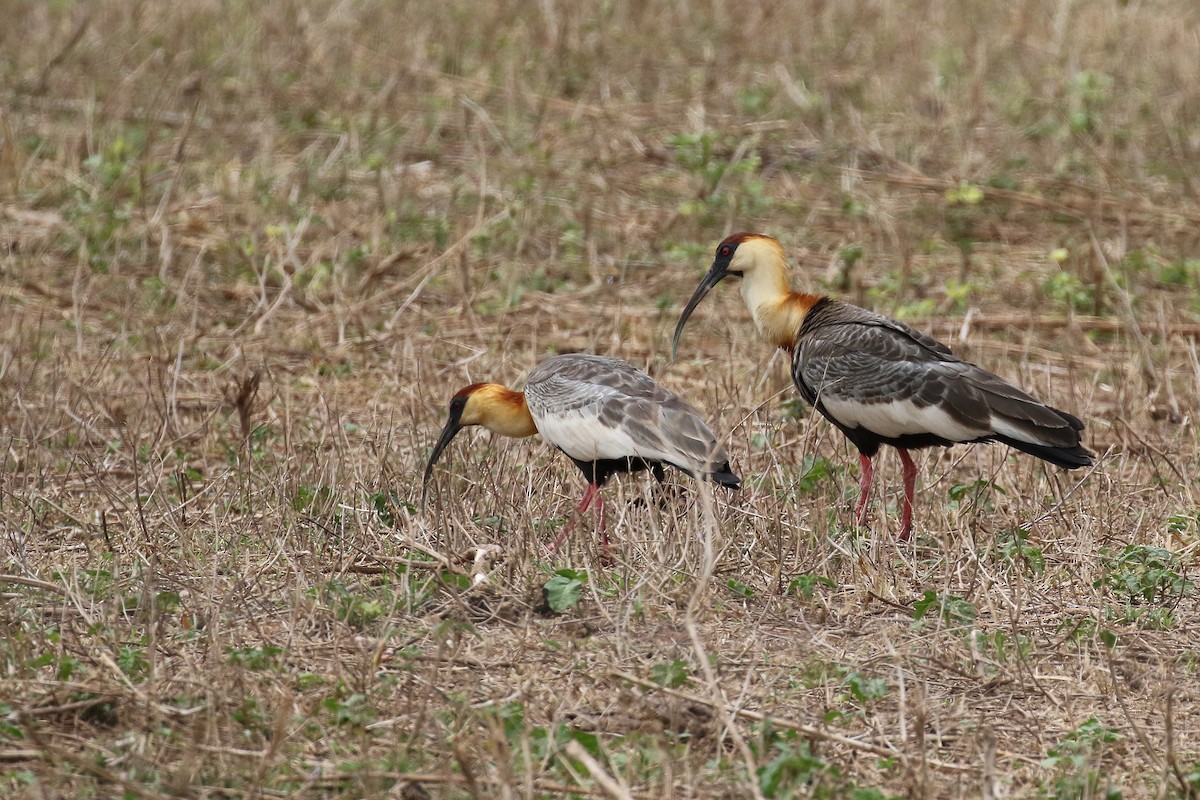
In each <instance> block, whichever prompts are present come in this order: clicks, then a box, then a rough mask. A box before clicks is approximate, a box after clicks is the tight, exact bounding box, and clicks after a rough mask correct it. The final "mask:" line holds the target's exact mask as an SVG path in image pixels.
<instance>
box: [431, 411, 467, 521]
mask: <svg viewBox="0 0 1200 800" xmlns="http://www.w3.org/2000/svg"><path fill="white" fill-rule="evenodd" d="M462 429H463V426H462V425H460V424H459V423H458V418H457V417H453V416H452V417H451V418H450V421H449V422H447V423H446V427H444V428H442V435H441V436H439V437H438V440H437V444H435V445H434V446H433V453H432V454H431V455H430V456H429V463H428V464H426V465H425V479H424V480H423V481H422V482H421V513H425V496H426V495H427V494H429V479H430V478H431V477H433V465H434V464H436V463H437V460H438V459H439V458H440V457H441V455H442V451H443V450H445V449H446V447H447V446H448V445H449V444H450V442H451V440H452V439H454V437H455V436H457V435H458V432H459V431H461V430H462Z"/></svg>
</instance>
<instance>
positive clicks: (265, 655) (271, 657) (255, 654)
mask: <svg viewBox="0 0 1200 800" xmlns="http://www.w3.org/2000/svg"><path fill="white" fill-rule="evenodd" d="M225 652H226V653H227V654H228V655H229V663H230V664H238V665H240V666H243V667H245V668H246V669H248V670H250V671H251V672H265V671H267V670H271V669H275V668H276V661H275V660H276V656H278V655H280V654H281V653H283V648H282V647H276V646H274V645H270V644H267V645H263V646H262V647H230V648H228V649H226V651H225Z"/></svg>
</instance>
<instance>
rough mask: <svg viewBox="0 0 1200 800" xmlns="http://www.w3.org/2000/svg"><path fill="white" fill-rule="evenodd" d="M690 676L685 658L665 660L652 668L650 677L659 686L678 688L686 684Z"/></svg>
mask: <svg viewBox="0 0 1200 800" xmlns="http://www.w3.org/2000/svg"><path fill="white" fill-rule="evenodd" d="M690 677H691V676H690V673H689V671H688V665H687V662H686V661H684V660H683V659H678V658H677V659H675V660H674V661H664V662H663V663H661V664H655V665H654V666H652V667H651V668H650V679H651V680H652V681H654V682H655V683H657V684H658V685H659V686H666V687H667V688H670V689H678V688H679V687H680V686H683V685H684V684H686V683H687V682H688V680H689V678H690Z"/></svg>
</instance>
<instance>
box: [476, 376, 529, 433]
mask: <svg viewBox="0 0 1200 800" xmlns="http://www.w3.org/2000/svg"><path fill="white" fill-rule="evenodd" d="M488 399H489V402H488V404H487V417H486V418H485V419H484V421H483V425H484V426H485V427H486V428H487V429H488V430H490V431H492V432H493V433H498V434H500V435H501V436H512V437H513V438H516V439H523V438H525V437H526V436H533V435H534V434H535V433H537V432H538V429H537V425H536V424H535V423H534V421H533V415H532V414H530V413H529V406H528V405H527V404H526V403H525V393H524V392H514V391H512V390H511V389H506V388H504V387H497V390H496V391H495V392H494V394H493V395H492V396H491V397H489V398H488Z"/></svg>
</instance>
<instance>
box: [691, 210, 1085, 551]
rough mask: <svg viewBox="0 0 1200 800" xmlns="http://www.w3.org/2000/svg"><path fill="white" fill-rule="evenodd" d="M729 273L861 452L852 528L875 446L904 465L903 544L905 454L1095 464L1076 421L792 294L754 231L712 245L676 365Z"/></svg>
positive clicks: (802, 380) (834, 305) (820, 301)
mask: <svg viewBox="0 0 1200 800" xmlns="http://www.w3.org/2000/svg"><path fill="white" fill-rule="evenodd" d="M730 275H733V276H735V277H738V278H741V279H742V284H741V290H742V299H743V300H744V301H745V302H746V307H747V308H748V309H750V313H751V314H752V315H753V316H754V324H755V325H756V326H757V327H758V330H759V333H761V334H762V335H763V336H764V337H765V338H766V339H767V340H768V341H770V342H771V343H772V344H774V345H776V346H778V347H781V348H783V349H784V350H787V351H788V352H789V353H791V355H792V380H793V381H794V382H795V384H796V388H797V389H799V390H800V394H801V395H803V397H804V399H805V400H807V401H808V402H809V403H811V404H812V405H813V406H815V407H816V409H817V411H819V412H820V413H821V415H822V416H824V417H825V418H826V419H827V420H829V421H830V422H832V423H833V424H834V425H836V426H837V427H838V428H839V429H840V430H841V431H842V433H844V434H846V437H847V438H848V439H849V440H850V441H851V442H852V443H853V444H854V446H855V447H857V448H858V452H859V462H860V463H861V465H862V479H861V482H860V484H859V486H860V494H859V497H858V505H857V506H856V509H855V514H856V517H857V520H858V524H859V525H862V524H863V523H864V521H865V519H866V510H867V495H868V493H869V492H870V489H871V483H872V481H873V480H874V477H875V468H874V463H873V461H872V459H873V458H874V456H875V454H876V453H878V452H879V447H880V445H884V444H889V445H891V446H892V447H895V448H896V449H897V450H898V451H899V453H900V463H901V464H903V465H904V506H903V515H902V519H901V523H900V539H901V540H907V539H908V538H909V536H910V535H911V534H912V502H913V487H914V484H915V481H916V476H917V467H916V464H914V463H913V460H912V458H911V457H909V455H908V451H909V450H912V449H917V448H922V447H934V446H939V447H949V446H950V445H954V444H960V443H961V444H965V443H971V442H1003V443H1004V444H1007V445H1009V446H1010V447H1015V448H1017V449H1018V450H1021V451H1022V452H1025V453H1029V454H1030V455H1035V456H1037V457H1038V458H1041V459H1043V460H1045V461H1049V462H1050V463H1051V464H1055V465H1057V466H1060V467H1065V468H1066V469H1076V468H1078V467H1088V466H1091V465H1092V464H1093V463H1094V461H1093V456H1092V454H1091V453H1090V452H1088V451H1087V450H1086V449H1084V448H1083V447H1081V446H1080V444H1079V436H1080V432H1081V431H1082V430H1083V423H1082V422H1081V421H1080V420H1079V419H1077V418H1076V417H1073V416H1071V415H1070V414H1068V413H1066V412H1065V411H1059V410H1058V409H1056V408H1051V407H1050V406H1048V405H1046V404H1044V403H1042V402H1040V401H1038V400H1037V399H1035V398H1034V397H1032V396H1030V395H1028V394H1026V393H1025V392H1023V391H1021V390H1020V389H1018V388H1017V387H1015V386H1013V385H1012V384H1010V383H1008V382H1006V381H1004V380H1003V379H1001V378H999V377H997V376H995V375H993V374H992V373H990V372H988V371H987V370H985V369H982V368H980V367H977V366H975V365H974V364H971V363H969V362H966V361H963V360H962V359H960V358H958V357H957V356H955V355H954V353H952V352H950V348H948V347H946V345H944V344H942V343H941V342H939V341H937V340H935V339H933V338H931V337H929V336H926V335H925V334H923V333H921V332H920V331H918V330H916V329H915V328H912V327H910V326H908V325H905V324H904V323H903V322H897V321H896V320H894V319H889V318H887V317H885V316H883V315H881V314H876V313H874V312H872V311H867V310H866V309H863V308H859V307H857V306H852V305H849V304H848V303H843V302H840V301H838V300H833V299H831V298H829V297H822V296H819V295H815V294H803V293H801V292H794V291H792V290H791V286H790V284H789V281H788V268H787V259H786V258H785V257H784V253H783V247H782V246H780V244H779V242H777V241H776V240H775V239H772V238H771V237H770V236H763V235H762V234H756V233H736V234H734V235H732V236H730V237H728V238H727V239H725V240H724V241H723V242H721V244H719V245H718V246H717V254H716V258H715V259H714V260H713V263H712V267H711V268H710V269H709V271H708V274H707V275H705V276H704V279H703V280H701V281H700V285H699V286H697V287H696V293H695V294H694V295H692V299H691V300H690V301H688V304H687V307H686V308H684V309H683V314H682V315H681V316H680V317H679V323H678V324H677V325H676V326H675V338H674V340H673V343H672V348H671V355H672V358H674V354H675V350H676V349H677V348H678V347H679V337H680V334H681V333H682V332H683V326H684V323H686V322H687V319H688V317H689V316H690V315H691V313H692V312H693V311H694V310H695V309H696V306H698V305H699V304H700V301H701V300H703V299H704V296H705V295H706V294H707V293H708V291H709V289H711V288H712V287H714V286H716V285H717V284H718V283H720V282H721V280H722V279H723V278H725V277H727V276H730Z"/></svg>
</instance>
